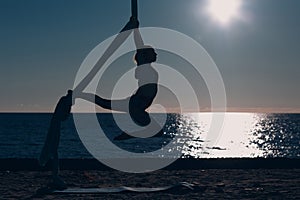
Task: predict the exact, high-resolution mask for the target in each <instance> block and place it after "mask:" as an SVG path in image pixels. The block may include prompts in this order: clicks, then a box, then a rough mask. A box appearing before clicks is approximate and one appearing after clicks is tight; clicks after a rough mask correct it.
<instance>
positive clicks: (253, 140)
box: [0, 113, 300, 159]
mask: <svg viewBox="0 0 300 200" xmlns="http://www.w3.org/2000/svg"><path fill="white" fill-rule="evenodd" d="M76 115H80V117H83V118H89V117H91V115H93V114H76ZM114 115H116V116H117V117H118V118H120V119H121V120H122V117H123V118H124V117H126V116H125V115H124V114H120V113H119V114H114ZM154 115H156V116H157V119H159V118H160V117H161V118H162V117H163V114H154ZM51 116H52V114H49V113H47V114H46V113H45V114H42V113H22V114H21V113H19V114H18V113H2V114H0V158H1V159H3V158H38V156H39V154H40V151H41V149H42V146H43V143H44V141H45V138H46V134H47V130H48V127H49V123H50V120H51ZM93 116H94V115H93ZM212 116H213V114H212V113H186V114H173V113H169V114H167V116H166V122H165V124H164V128H163V131H164V135H162V136H161V137H154V138H146V139H145V138H136V139H130V140H124V141H114V140H113V138H114V137H116V136H118V135H119V134H121V133H122V130H121V129H120V128H119V127H118V125H117V124H116V122H115V120H114V117H113V115H112V114H109V113H98V114H97V116H96V118H97V119H98V122H99V125H100V126H101V128H102V130H103V132H104V133H105V135H102V136H101V135H100V131H99V129H100V126H99V129H97V128H94V126H93V128H90V129H92V130H89V128H88V127H89V124H88V123H87V124H86V126H87V129H86V130H87V131H93V132H95V133H98V132H99V137H107V138H108V139H109V140H108V141H110V142H111V144H112V145H114V146H116V147H118V148H117V150H116V149H115V148H112V149H109V148H106V146H105V145H103V144H102V143H101V141H102V140H98V138H95V144H94V145H99V147H100V148H101V150H102V149H103V155H105V156H106V157H107V158H111V157H121V156H122V155H121V154H120V153H119V150H122V151H128V152H134V153H137V154H143V153H147V152H153V151H156V150H158V149H164V148H167V144H171V143H172V144H176V145H177V144H178V145H177V146H175V148H176V149H177V150H178V149H179V150H180V152H181V153H182V157H192V158H254V157H255V158H256V157H263V158H268V157H286V158H300V148H299V146H300V114H264V113H225V114H224V123H223V126H222V127H221V129H220V131H219V132H218V134H217V135H215V136H214V137H210V135H209V134H210V132H209V131H210V129H211V122H212ZM74 117H75V116H71V117H69V119H68V120H67V121H65V122H64V123H63V124H62V129H61V141H60V147H59V157H60V158H92V157H93V156H92V155H91V154H90V153H89V151H88V150H87V149H86V148H85V145H84V144H83V143H82V141H81V139H80V136H79V134H81V136H82V135H84V134H85V133H83V134H82V133H79V132H80V131H81V132H82V130H80V131H78V130H79V129H78V128H77V127H76V126H75V123H74ZM95 137H97V134H96V136H95ZM212 139H213V141H212ZM99 141H100V142H99ZM103 141H104V140H103ZM102 145H103V146H102ZM173 148H174V147H173ZM167 150H168V151H172V149H167ZM145 155H146V154H145ZM147 156H148V154H147ZM161 156H163V155H161Z"/></svg>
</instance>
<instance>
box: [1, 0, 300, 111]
mask: <svg viewBox="0 0 300 200" xmlns="http://www.w3.org/2000/svg"><path fill="white" fill-rule="evenodd" d="M209 1H210V0H189V1H184V0H151V1H145V0H140V1H139V21H140V26H141V27H163V28H168V29H172V30H176V31H179V32H181V33H184V34H186V35H188V36H189V37H191V38H193V39H194V40H196V41H197V42H199V43H200V44H201V45H202V46H203V47H204V48H205V50H206V51H207V52H208V53H209V55H210V56H211V57H212V58H213V60H214V62H215V63H216V65H217V66H218V69H219V71H220V73H221V75H222V78H223V81H224V85H225V88H226V95H227V106H228V110H229V111H253V112H300V93H299V85H300V79H299V75H300V66H299V64H300V56H299V52H300V37H299V35H300V26H299V21H300V12H299V8H300V1H299V0H285V1H282V0H264V1H262V0H251V1H250V0H241V1H242V4H241V8H240V10H239V13H240V14H239V16H236V18H235V19H232V20H231V21H230V22H228V24H226V25H224V24H221V23H219V22H217V21H216V20H215V19H214V18H213V17H212V16H211V15H209V14H208V13H207V12H205V8H206V6H207V4H208V3H209ZM129 17H130V0H122V1H120V0H109V1H107V0H88V1H86V0H51V1H50V0H26V1H25V0H0V69H1V75H0V91H1V98H0V112H51V111H52V110H53V108H54V106H55V104H56V102H57V100H58V99H59V98H60V97H61V96H62V95H64V94H66V91H67V90H68V89H71V88H73V84H74V79H75V76H76V73H77V71H78V69H79V67H80V65H81V63H82V62H83V60H84V59H85V58H86V56H87V55H88V54H89V52H90V51H91V50H92V49H93V48H94V47H95V46H97V45H98V44H99V43H101V42H102V41H104V40H106V39H107V38H108V37H110V36H113V35H114V34H116V33H118V31H120V29H121V28H122V27H123V26H124V25H125V24H126V22H127V21H128V19H129ZM161 59H163V58H161ZM108 88H109V87H108ZM199 88H202V86H199ZM204 88H205V87H204V86H203V88H202V89H203V90H205V89H204ZM100 90H101V91H104V90H105V88H104V89H103V88H102V89H100ZM100 93H101V92H100ZM104 95H105V94H104ZM197 95H199V96H206V95H205V92H203V94H202V93H201V94H199V93H197ZM207 99H209V98H205V97H203V102H200V104H203V105H201V106H203V107H204V108H207V107H209V102H208V100H207Z"/></svg>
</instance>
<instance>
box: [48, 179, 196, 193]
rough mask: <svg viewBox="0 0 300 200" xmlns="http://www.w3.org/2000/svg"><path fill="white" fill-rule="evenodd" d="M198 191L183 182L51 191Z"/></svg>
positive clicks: (55, 191)
mask: <svg viewBox="0 0 300 200" xmlns="http://www.w3.org/2000/svg"><path fill="white" fill-rule="evenodd" d="M195 190H197V187H194V185H193V184H190V183H186V182H181V183H178V184H175V185H169V186H165V187H126V186H121V187H107V188H67V189H65V190H53V191H51V192H50V191H49V193H52V194H98V193H128V192H131V193H150V192H171V193H186V192H193V191H195Z"/></svg>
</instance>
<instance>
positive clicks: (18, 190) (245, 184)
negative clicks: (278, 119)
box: [0, 169, 300, 199]
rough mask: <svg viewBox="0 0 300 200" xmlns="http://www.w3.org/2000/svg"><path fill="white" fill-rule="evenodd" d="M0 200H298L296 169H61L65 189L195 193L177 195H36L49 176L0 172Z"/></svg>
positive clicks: (299, 171) (45, 173)
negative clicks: (184, 187) (187, 186)
mask: <svg viewBox="0 0 300 200" xmlns="http://www.w3.org/2000/svg"><path fill="white" fill-rule="evenodd" d="M0 177H1V184H0V199H95V198H96V199H300V169H198V170H159V171H156V172H151V173H146V174H129V173H123V172H119V171H115V170H108V171H107V170H104V171H101V170H62V171H61V177H62V178H63V179H64V180H65V181H66V183H67V185H68V187H85V188H89V187H118V186H122V185H126V186H131V187H159V186H166V185H172V184H177V183H179V182H189V183H193V184H195V185H197V186H199V187H200V188H201V190H200V191H199V190H198V191H195V192H192V191H188V192H187V193H186V192H183V193H182V194H180V193H177V192H175V193H173V192H168V193H166V192H159V193H141V194H137V193H124V194H88V195H87V194H84V195H83V194H76V195H74V194H71V195H70V194H68V195H53V194H52V195H44V196H37V195H35V192H36V191H37V189H39V188H41V187H43V186H45V185H46V184H47V183H48V179H49V177H50V173H49V172H48V171H9V170H3V171H0Z"/></svg>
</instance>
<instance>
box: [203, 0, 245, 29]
mask: <svg viewBox="0 0 300 200" xmlns="http://www.w3.org/2000/svg"><path fill="white" fill-rule="evenodd" d="M240 6H241V0H209V3H208V8H207V11H208V12H209V13H210V14H211V15H212V16H213V17H214V18H215V19H216V20H217V21H219V22H220V23H222V24H227V23H229V22H230V21H231V20H232V19H234V18H236V17H238V16H239V9H240Z"/></svg>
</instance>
